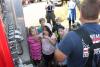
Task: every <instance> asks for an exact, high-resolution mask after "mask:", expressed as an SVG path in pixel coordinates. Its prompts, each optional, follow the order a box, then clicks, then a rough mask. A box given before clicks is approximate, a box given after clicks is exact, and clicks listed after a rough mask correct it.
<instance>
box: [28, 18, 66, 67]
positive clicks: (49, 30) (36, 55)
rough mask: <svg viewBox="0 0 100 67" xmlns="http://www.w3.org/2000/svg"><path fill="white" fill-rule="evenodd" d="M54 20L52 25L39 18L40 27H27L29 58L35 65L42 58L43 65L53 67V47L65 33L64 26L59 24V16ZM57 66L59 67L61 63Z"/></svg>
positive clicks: (54, 47)
mask: <svg viewBox="0 0 100 67" xmlns="http://www.w3.org/2000/svg"><path fill="white" fill-rule="evenodd" d="M56 20H57V22H56V24H55V26H54V27H52V26H51V25H50V24H49V23H46V22H45V19H44V18H41V19H40V20H39V22H40V24H41V26H40V27H38V28H36V27H33V26H32V27H30V28H29V36H28V45H29V51H30V56H31V59H32V61H33V62H34V63H35V65H39V63H40V62H41V61H42V60H44V65H45V67H53V66H52V61H53V60H54V52H55V49H56V48H57V46H58V43H59V42H60V40H61V39H62V38H63V36H64V35H65V28H64V27H63V26H62V25H61V24H60V20H59V18H57V19H56ZM66 32H67V31H66ZM57 66H59V67H61V65H57ZM62 67H63V66H62Z"/></svg>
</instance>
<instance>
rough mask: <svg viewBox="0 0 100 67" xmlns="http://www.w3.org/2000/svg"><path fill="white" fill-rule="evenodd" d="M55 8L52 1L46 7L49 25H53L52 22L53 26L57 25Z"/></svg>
mask: <svg viewBox="0 0 100 67" xmlns="http://www.w3.org/2000/svg"><path fill="white" fill-rule="evenodd" d="M54 7H55V6H54V4H53V2H52V1H49V2H47V5H46V7H45V9H46V19H47V23H50V24H51V21H52V24H53V26H54V25H55V24H56V22H55V14H54Z"/></svg>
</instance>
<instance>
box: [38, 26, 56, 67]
mask: <svg viewBox="0 0 100 67" xmlns="http://www.w3.org/2000/svg"><path fill="white" fill-rule="evenodd" d="M40 37H41V41H42V52H43V57H44V60H45V65H46V67H48V66H49V67H52V66H51V62H52V60H53V59H54V51H55V44H56V37H55V35H54V34H53V33H52V32H51V30H50V29H49V27H48V26H44V27H43V33H41V34H40Z"/></svg>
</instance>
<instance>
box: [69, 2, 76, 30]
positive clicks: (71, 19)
mask: <svg viewBox="0 0 100 67" xmlns="http://www.w3.org/2000/svg"><path fill="white" fill-rule="evenodd" d="M68 20H69V30H71V25H73V24H74V23H75V20H76V3H75V2H74V1H73V0H70V1H68Z"/></svg>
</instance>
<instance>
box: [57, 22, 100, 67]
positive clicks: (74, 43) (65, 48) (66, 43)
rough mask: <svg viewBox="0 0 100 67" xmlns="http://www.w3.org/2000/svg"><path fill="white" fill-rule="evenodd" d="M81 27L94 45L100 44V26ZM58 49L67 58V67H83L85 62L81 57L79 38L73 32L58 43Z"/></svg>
mask: <svg viewBox="0 0 100 67" xmlns="http://www.w3.org/2000/svg"><path fill="white" fill-rule="evenodd" d="M81 27H82V28H84V29H85V30H87V31H88V32H89V34H90V37H91V38H92V40H93V43H94V44H95V43H100V25H98V24H96V23H87V24H84V25H82V26H81ZM58 48H59V50H61V51H62V52H63V53H64V54H65V55H67V56H68V67H83V65H84V63H85V60H86V59H84V57H83V52H84V51H83V44H82V42H81V38H80V37H79V36H78V35H77V34H76V33H75V32H73V31H71V32H69V33H68V34H67V35H66V36H65V37H64V39H63V40H62V41H61V42H60V44H59V46H58ZM99 49H100V48H99ZM99 52H100V51H99ZM99 52H98V53H99ZM99 55H100V53H99ZM94 67H95V66H94Z"/></svg>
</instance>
